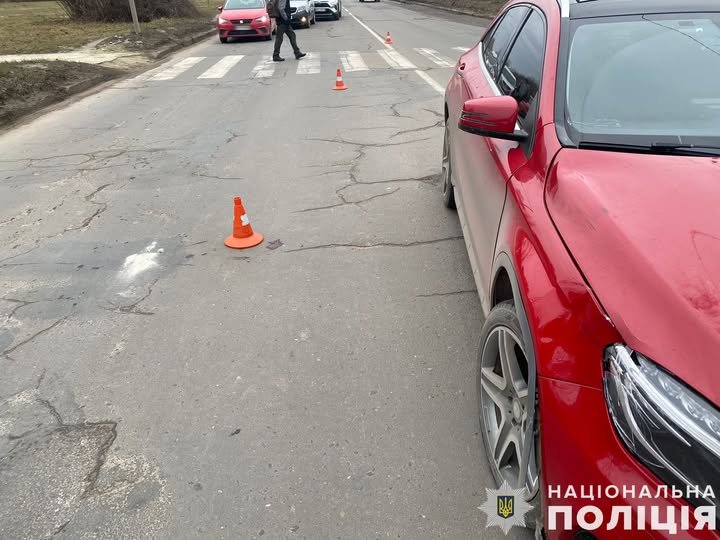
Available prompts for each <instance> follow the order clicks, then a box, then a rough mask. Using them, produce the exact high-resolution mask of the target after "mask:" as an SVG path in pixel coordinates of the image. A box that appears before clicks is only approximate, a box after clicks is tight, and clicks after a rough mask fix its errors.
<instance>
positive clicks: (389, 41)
mask: <svg viewBox="0 0 720 540" xmlns="http://www.w3.org/2000/svg"><path fill="white" fill-rule="evenodd" d="M385 45H392V38H391V37H390V32H388V33H387V36H385Z"/></svg>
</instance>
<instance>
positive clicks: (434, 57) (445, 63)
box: [415, 49, 455, 67]
mask: <svg viewBox="0 0 720 540" xmlns="http://www.w3.org/2000/svg"><path fill="white" fill-rule="evenodd" d="M415 52H418V53H420V54H422V55H423V56H424V57H425V58H427V59H428V60H430V61H431V62H433V63H435V64H436V65H438V66H440V67H453V66H454V65H455V64H453V63H452V62H451V61H450V60H448V59H447V58H445V57H444V56H440V54H438V52H437V51H435V50H433V49H415Z"/></svg>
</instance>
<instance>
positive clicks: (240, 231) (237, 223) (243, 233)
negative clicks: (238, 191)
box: [225, 197, 263, 249]
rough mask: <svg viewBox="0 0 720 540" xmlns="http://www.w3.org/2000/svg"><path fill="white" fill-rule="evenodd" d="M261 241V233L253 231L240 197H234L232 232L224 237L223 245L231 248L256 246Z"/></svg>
mask: <svg viewBox="0 0 720 540" xmlns="http://www.w3.org/2000/svg"><path fill="white" fill-rule="evenodd" d="M262 241H263V235H262V234H260V233H256V232H254V231H253V229H252V227H251V226H250V220H249V219H248V217H247V214H246V213H245V207H244V206H243V203H242V200H241V199H240V197H235V219H234V220H233V233H232V235H231V236H228V237H227V238H226V239H225V245H226V246H227V247H229V248H233V249H245V248H251V247H253V246H257V245H258V244H259V243H260V242H262Z"/></svg>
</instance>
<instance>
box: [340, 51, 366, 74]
mask: <svg viewBox="0 0 720 540" xmlns="http://www.w3.org/2000/svg"><path fill="white" fill-rule="evenodd" d="M339 54H340V62H341V63H342V66H343V70H345V71H346V72H349V71H367V70H368V67H367V64H366V63H365V60H363V58H362V56H360V53H359V52H357V51H340V53H339Z"/></svg>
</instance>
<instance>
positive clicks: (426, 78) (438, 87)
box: [415, 69, 445, 95]
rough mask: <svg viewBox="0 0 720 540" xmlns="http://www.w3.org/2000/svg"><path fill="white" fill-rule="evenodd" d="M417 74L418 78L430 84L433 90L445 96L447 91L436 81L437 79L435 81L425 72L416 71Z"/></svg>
mask: <svg viewBox="0 0 720 540" xmlns="http://www.w3.org/2000/svg"><path fill="white" fill-rule="evenodd" d="M415 73H417V74H418V77H420V78H421V79H422V80H423V81H425V82H426V83H428V84H429V85H430V87H431V88H432V89H433V90H435V91H436V92H440V93H441V94H443V95H444V94H445V89H444V88H443V87H442V86H441V85H440V83H438V82H437V81H435V79H433V78H432V77H431V76H430V75H428V74H427V73H425V72H424V71H421V70H419V69H416V70H415Z"/></svg>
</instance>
